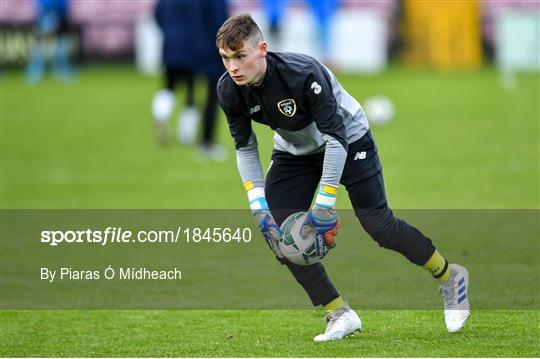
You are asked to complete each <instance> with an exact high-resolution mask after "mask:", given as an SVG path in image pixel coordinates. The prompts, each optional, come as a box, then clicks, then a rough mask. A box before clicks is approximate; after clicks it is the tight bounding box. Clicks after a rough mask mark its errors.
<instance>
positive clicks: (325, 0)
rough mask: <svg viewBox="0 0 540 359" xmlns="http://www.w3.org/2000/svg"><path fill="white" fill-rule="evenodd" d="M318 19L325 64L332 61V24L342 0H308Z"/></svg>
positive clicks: (322, 57)
mask: <svg viewBox="0 0 540 359" xmlns="http://www.w3.org/2000/svg"><path fill="white" fill-rule="evenodd" d="M307 2H308V3H309V5H310V6H311V10H312V11H313V15H314V16H315V19H316V20H317V25H318V27H317V31H318V36H319V51H320V54H321V61H322V62H323V63H325V64H329V63H330V62H331V58H330V25H331V23H332V17H333V16H334V14H335V12H336V10H337V8H338V6H339V3H340V1H339V0H307Z"/></svg>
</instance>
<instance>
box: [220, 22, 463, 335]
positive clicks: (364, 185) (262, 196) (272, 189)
mask: <svg viewBox="0 0 540 359" xmlns="http://www.w3.org/2000/svg"><path fill="white" fill-rule="evenodd" d="M216 45H217V47H218V49H219V53H220V55H221V57H222V59H223V64H224V65H225V68H226V69H227V72H226V73H225V74H223V76H222V77H221V78H220V80H219V82H218V86H217V92H218V99H219V102H220V104H221V107H222V108H223V111H224V112H225V115H226V117H227V121H228V123H229V128H230V131H231V135H232V137H233V138H234V141H235V147H236V155H237V162H238V169H239V171H240V175H241V177H242V181H243V182H244V187H245V189H246V191H247V196H248V199H249V204H250V207H251V209H252V213H253V215H254V217H255V220H256V221H257V223H258V226H259V228H260V230H261V233H262V235H263V236H264V238H265V239H266V241H267V242H268V244H269V246H270V248H271V249H272V250H273V251H274V253H275V255H276V257H277V259H278V260H279V261H280V262H281V263H282V264H284V265H286V266H287V267H288V269H289V270H290V271H291V273H292V274H293V276H294V277H295V279H296V280H297V281H298V283H300V285H301V286H302V287H303V288H304V290H305V291H306V292H307V294H308V296H309V298H310V299H311V301H312V302H313V305H315V306H318V305H322V306H324V309H325V310H326V312H327V327H326V331H325V332H324V333H323V334H320V335H317V336H316V337H315V338H314V340H315V341H327V340H335V339H341V338H344V337H346V336H348V335H351V334H353V333H354V332H355V331H360V330H361V327H362V323H361V321H360V318H359V317H358V315H357V314H356V313H355V312H354V311H353V310H352V309H351V308H350V307H349V306H348V304H347V303H346V302H344V300H343V299H342V297H341V296H340V295H339V293H338V291H337V290H336V288H334V286H333V285H332V282H331V281H330V279H329V278H328V275H327V274H326V271H325V269H324V267H323V265H322V264H321V263H317V264H313V265H307V266H301V265H296V264H293V263H291V262H289V261H288V260H287V259H285V258H284V257H283V255H282V254H281V252H280V250H279V247H278V246H277V241H279V240H280V239H281V236H282V235H281V231H280V228H279V226H278V224H280V223H282V222H283V220H284V219H285V218H286V217H287V216H288V215H290V214H292V213H294V212H297V211H300V210H304V211H305V210H308V209H309V207H310V204H311V202H312V200H313V196H314V194H315V192H317V196H316V198H315V203H314V205H313V206H312V207H311V209H309V212H308V215H307V217H306V222H305V224H304V227H303V229H304V230H306V231H307V230H315V231H316V235H317V236H316V237H317V246H316V247H317V253H318V254H320V255H321V256H323V255H324V254H325V253H326V251H328V249H329V248H332V247H334V236H335V235H336V234H337V230H338V227H339V217H338V214H337V213H336V211H335V209H334V208H335V203H336V195H337V189H338V186H339V184H340V183H341V184H343V185H344V186H345V188H346V190H347V192H348V194H349V198H350V200H351V203H352V205H353V208H354V210H355V214H356V216H357V217H358V219H359V220H360V223H361V225H362V226H363V228H364V229H365V231H366V232H367V233H368V234H369V235H370V236H371V237H372V238H373V239H374V240H375V241H377V243H378V244H379V245H380V246H381V247H384V248H388V249H391V250H394V251H396V252H399V253H401V254H402V255H404V256H405V257H406V258H407V259H408V260H409V261H411V262H412V263H414V264H416V265H419V266H422V267H424V268H425V269H426V270H427V271H429V272H430V273H431V275H432V276H433V277H434V278H436V279H437V280H438V281H439V282H440V283H441V286H440V292H441V294H442V296H443V300H444V309H445V310H444V317H445V322H446V326H447V329H448V331H449V332H456V331H458V330H459V329H461V328H462V327H463V325H464V324H465V321H466V320H467V317H468V316H469V300H468V297H467V295H468V294H467V289H468V282H469V278H468V272H467V270H466V269H465V268H463V267H461V266H459V265H457V264H449V263H448V261H447V260H446V259H445V258H444V257H443V256H442V255H441V254H440V253H439V252H438V251H437V250H436V249H435V247H434V246H433V243H432V242H431V240H430V239H429V238H427V237H425V236H424V235H423V234H422V233H420V231H418V230H417V229H416V228H414V227H412V226H410V225H409V224H407V223H406V222H405V221H403V220H401V219H398V218H396V217H394V215H393V213H392V211H391V210H390V208H389V207H388V203H387V200H386V195H385V190H384V182H383V175H382V168H381V164H380V162H379V157H378V155H377V147H376V146H375V143H374V142H373V138H372V136H371V133H370V131H369V127H368V122H367V119H366V116H365V114H364V111H363V110H362V107H360V105H359V104H358V102H357V101H356V100H355V99H354V98H353V97H351V96H350V95H349V94H348V93H347V92H346V91H345V90H344V89H343V88H342V87H341V85H340V84H339V82H338V81H337V80H336V78H335V76H334V75H333V74H332V72H331V71H330V70H329V69H327V68H326V67H325V66H324V65H322V64H321V63H319V62H318V61H317V60H315V59H313V58H311V57H309V56H306V55H302V54H295V53H273V52H268V46H267V44H266V42H265V41H264V39H263V36H262V33H261V31H260V29H259V27H258V26H257V24H256V23H255V22H254V21H253V19H252V18H251V17H250V16H249V15H239V16H235V17H231V18H229V19H228V20H227V21H225V23H224V24H223V25H222V26H221V28H220V29H219V31H218V33H217V36H216ZM251 121H255V122H259V123H262V124H265V125H267V126H270V127H271V128H272V129H273V130H274V131H275V135H274V150H273V153H272V165H271V167H270V170H269V171H268V174H267V176H266V181H265V179H264V174H263V170H262V167H261V163H260V160H259V152H258V149H257V139H256V137H255V133H254V132H253V130H252V127H251Z"/></svg>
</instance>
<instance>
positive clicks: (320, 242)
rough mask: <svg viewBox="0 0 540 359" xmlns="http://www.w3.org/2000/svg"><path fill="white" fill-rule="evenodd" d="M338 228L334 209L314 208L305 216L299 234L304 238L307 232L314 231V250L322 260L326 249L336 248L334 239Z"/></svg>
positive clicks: (337, 218)
mask: <svg viewBox="0 0 540 359" xmlns="http://www.w3.org/2000/svg"><path fill="white" fill-rule="evenodd" d="M339 226H340V221H339V216H338V214H337V212H336V211H335V210H334V209H331V208H322V207H317V206H314V207H313V208H312V209H311V211H309V212H308V214H307V216H306V220H305V221H304V224H303V225H302V229H301V233H302V236H305V234H306V232H307V231H310V230H314V231H315V236H316V240H315V250H316V251H317V255H318V256H319V257H320V258H322V257H324V256H325V255H326V253H327V252H328V249H331V248H334V247H335V246H336V242H335V240H334V237H335V236H337V235H338V230H339Z"/></svg>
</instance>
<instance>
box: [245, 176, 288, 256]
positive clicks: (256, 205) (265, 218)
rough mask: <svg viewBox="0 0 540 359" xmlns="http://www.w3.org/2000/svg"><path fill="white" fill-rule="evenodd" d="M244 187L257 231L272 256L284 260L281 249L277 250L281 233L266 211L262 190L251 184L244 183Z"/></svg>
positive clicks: (268, 211) (281, 236) (266, 205)
mask: <svg viewBox="0 0 540 359" xmlns="http://www.w3.org/2000/svg"><path fill="white" fill-rule="evenodd" d="M244 187H245V188H246V191H247V194H248V199H249V207H250V208H251V213H252V215H253V218H254V219H255V222H257V226H258V227H259V231H260V232H261V234H262V235H263V237H264V239H265V240H266V243H267V244H268V246H269V247H270V249H271V250H272V251H273V252H274V254H275V255H276V256H277V257H278V258H284V257H283V253H282V252H281V249H279V245H278V242H279V241H281V240H283V233H282V232H281V228H279V226H278V225H277V223H276V221H275V220H274V217H273V216H272V213H271V212H270V210H269V209H268V203H267V202H266V197H265V194H264V188H263V187H253V186H252V184H251V182H247V183H245V184H244Z"/></svg>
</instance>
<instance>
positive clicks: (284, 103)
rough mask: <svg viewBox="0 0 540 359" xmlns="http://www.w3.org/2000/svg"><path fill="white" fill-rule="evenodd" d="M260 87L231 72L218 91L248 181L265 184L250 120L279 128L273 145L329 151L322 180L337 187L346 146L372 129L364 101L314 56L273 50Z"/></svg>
mask: <svg viewBox="0 0 540 359" xmlns="http://www.w3.org/2000/svg"><path fill="white" fill-rule="evenodd" d="M266 61H267V68H266V72H265V75H264V78H263V80H262V82H261V83H260V84H259V85H258V86H238V85H236V84H235V83H234V81H233V80H232V78H231V77H230V76H229V74H228V73H225V74H223V76H222V77H221V78H220V80H219V83H218V86H217V93H218V99H219V102H220V104H221V107H222V108H223V111H224V112H225V115H226V117H227V121H228V123H229V129H230V132H231V135H232V137H233V138H234V142H235V147H236V150H237V159H238V168H239V171H240V175H241V176H242V180H243V181H244V182H248V181H253V182H254V183H255V185H259V186H262V185H263V184H264V176H263V172H262V168H261V165H260V160H259V154H258V150H257V140H256V136H255V133H254V132H253V130H252V126H251V121H255V122H258V123H262V124H265V125H268V126H269V127H271V128H272V129H273V130H274V131H275V134H274V148H275V149H276V150H279V151H285V152H289V153H291V154H293V155H296V156H303V155H309V154H314V153H318V152H322V151H325V159H324V163H323V172H322V178H321V183H324V184H329V185H334V186H337V185H338V184H339V180H340V178H341V173H342V171H343V166H344V164H345V159H346V155H347V146H348V144H349V143H352V142H354V141H356V140H358V139H360V138H361V137H362V136H363V135H364V134H365V133H366V132H367V131H368V122H367V119H366V116H365V114H364V111H363V110H362V107H361V106H360V104H359V103H358V102H357V101H356V100H355V99H354V98H353V97H352V96H350V95H349V94H348V93H347V91H345V90H344V89H343V87H341V85H340V83H339V82H338V81H337V79H336V77H335V76H334V74H332V72H331V71H330V70H329V69H328V68H326V67H325V66H324V65H322V64H321V63H320V62H318V61H317V60H315V59H314V58H312V57H309V56H307V55H302V54H295V53H273V52H268V54H267V57H266Z"/></svg>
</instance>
